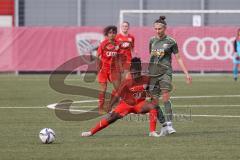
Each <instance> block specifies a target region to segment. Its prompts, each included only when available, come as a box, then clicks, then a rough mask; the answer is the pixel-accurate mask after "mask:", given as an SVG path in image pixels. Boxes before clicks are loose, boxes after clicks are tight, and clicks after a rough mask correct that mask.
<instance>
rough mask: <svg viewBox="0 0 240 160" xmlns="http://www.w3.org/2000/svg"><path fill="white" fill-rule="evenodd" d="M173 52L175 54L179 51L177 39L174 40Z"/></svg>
mask: <svg viewBox="0 0 240 160" xmlns="http://www.w3.org/2000/svg"><path fill="white" fill-rule="evenodd" d="M172 53H173V54H177V53H178V45H177V42H176V41H174V42H173V46H172Z"/></svg>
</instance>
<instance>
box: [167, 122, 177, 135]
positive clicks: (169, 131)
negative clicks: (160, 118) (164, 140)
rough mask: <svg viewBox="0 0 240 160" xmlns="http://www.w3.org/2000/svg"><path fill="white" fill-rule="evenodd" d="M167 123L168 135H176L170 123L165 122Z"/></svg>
mask: <svg viewBox="0 0 240 160" xmlns="http://www.w3.org/2000/svg"><path fill="white" fill-rule="evenodd" d="M166 123H167V132H168V134H173V133H176V130H175V129H174V128H173V126H172V122H166Z"/></svg>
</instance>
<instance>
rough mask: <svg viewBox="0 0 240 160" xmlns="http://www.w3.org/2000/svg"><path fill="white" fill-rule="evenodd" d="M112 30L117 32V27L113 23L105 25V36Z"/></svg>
mask: <svg viewBox="0 0 240 160" xmlns="http://www.w3.org/2000/svg"><path fill="white" fill-rule="evenodd" d="M110 31H112V32H113V33H115V34H117V27H116V26H113V25H111V26H107V27H105V28H104V30H103V34H104V36H107V35H108V33H109V32H110Z"/></svg>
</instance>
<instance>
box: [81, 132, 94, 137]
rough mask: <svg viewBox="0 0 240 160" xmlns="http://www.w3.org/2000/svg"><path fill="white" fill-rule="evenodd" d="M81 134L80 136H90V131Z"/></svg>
mask: <svg viewBox="0 0 240 160" xmlns="http://www.w3.org/2000/svg"><path fill="white" fill-rule="evenodd" d="M81 136H82V137H89V136H92V132H90V131H88V132H82V134H81Z"/></svg>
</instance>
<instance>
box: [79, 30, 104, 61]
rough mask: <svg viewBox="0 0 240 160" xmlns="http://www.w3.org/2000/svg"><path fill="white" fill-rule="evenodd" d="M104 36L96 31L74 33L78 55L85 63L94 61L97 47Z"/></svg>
mask: <svg viewBox="0 0 240 160" xmlns="http://www.w3.org/2000/svg"><path fill="white" fill-rule="evenodd" d="M103 39H104V36H103V35H102V34H100V33H97V32H87V33H86V32H85V33H79V34H77V35H76V46H77V51H78V54H79V55H80V57H81V58H82V59H83V60H84V61H85V62H86V63H87V64H92V63H95V57H96V55H97V48H98V46H99V44H100V42H101V41H102V40H103Z"/></svg>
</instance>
